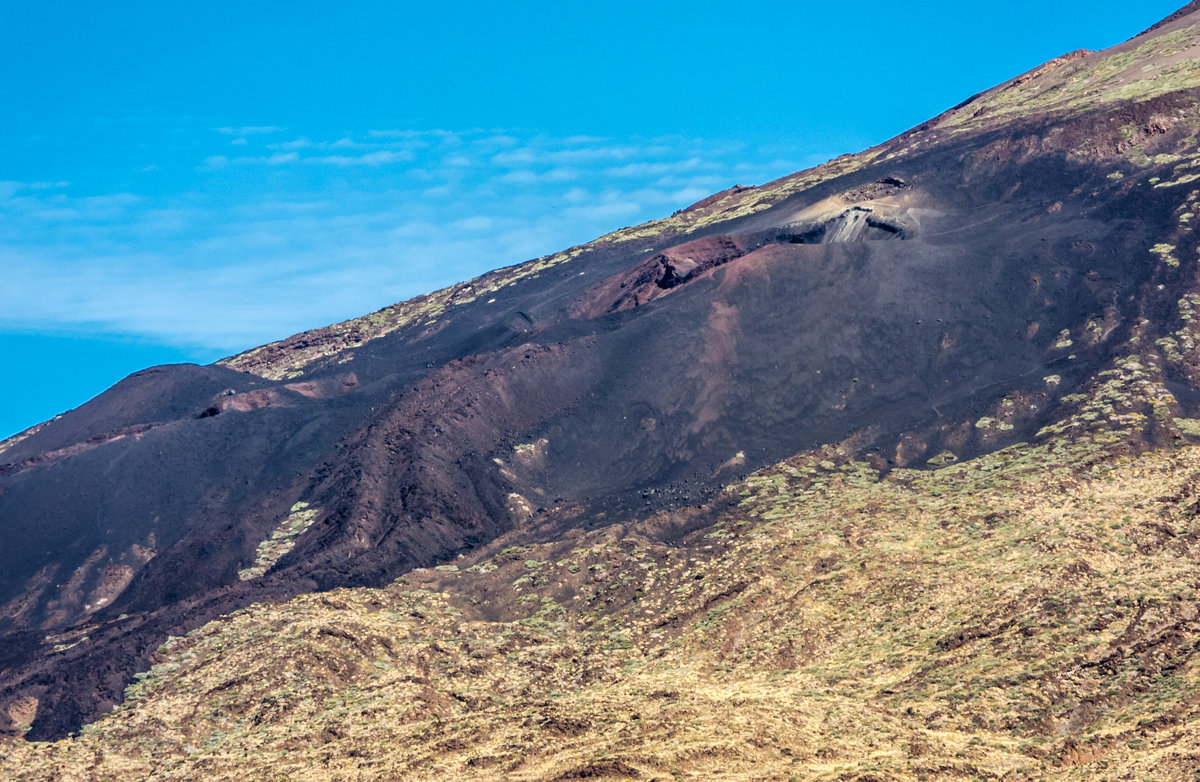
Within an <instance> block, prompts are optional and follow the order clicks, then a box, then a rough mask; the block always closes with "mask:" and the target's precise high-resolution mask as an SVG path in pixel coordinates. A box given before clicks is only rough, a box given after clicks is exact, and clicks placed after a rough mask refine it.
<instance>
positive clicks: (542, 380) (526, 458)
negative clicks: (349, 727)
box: [0, 15, 1200, 738]
mask: <svg viewBox="0 0 1200 782" xmlns="http://www.w3.org/2000/svg"><path fill="white" fill-rule="evenodd" d="M1194 21H1196V20H1195V17H1194V15H1184V16H1182V17H1179V18H1178V19H1173V20H1170V21H1169V23H1166V24H1164V25H1163V26H1162V27H1160V28H1157V29H1156V30H1155V32H1154V35H1158V36H1163V35H1174V36H1176V37H1179V36H1180V35H1183V34H1185V33H1186V34H1190V33H1188V31H1189V30H1191V29H1192V28H1191V27H1188V26H1187V25H1189V24H1192V23H1193V22H1194ZM1181 31H1183V32H1182V33H1181ZM1148 40H1149V42H1150V43H1149V44H1147V42H1146V41H1145V40H1142V39H1135V40H1134V41H1132V42H1130V43H1129V44H1126V45H1125V46H1126V48H1125V49H1121V50H1120V52H1124V51H1127V50H1128V51H1132V50H1134V49H1136V47H1138V46H1147V45H1152V44H1153V43H1154V41H1156V40H1158V38H1154V37H1151V38H1150V39H1148ZM1171 40H1172V43H1171V46H1172V47H1177V46H1178V42H1176V41H1175V40H1174V39H1171ZM1168 48H1169V47H1167V48H1164V49H1163V52H1167V49H1168ZM1138 51H1141V50H1138ZM1163 52H1159V51H1158V50H1157V49H1153V50H1152V51H1150V52H1149V54H1145V55H1144V56H1143V57H1142V60H1139V59H1137V57H1134V59H1133V64H1132V65H1131V66H1130V68H1131V69H1136V72H1137V73H1138V74H1141V73H1146V72H1147V71H1145V70H1144V69H1143V68H1142V65H1143V61H1151V60H1154V58H1156V57H1159V58H1160V59H1161V58H1168V59H1169V58H1172V57H1173V58H1176V59H1175V60H1170V62H1175V61H1176V60H1177V59H1178V51H1177V50H1176V49H1170V53H1163ZM1105 56H1107V55H1105V54H1104V53H1099V54H1087V53H1081V54H1079V55H1078V56H1073V57H1069V58H1063V59H1062V60H1061V61H1056V62H1055V63H1051V64H1049V65H1048V66H1046V67H1044V68H1043V69H1039V70H1037V71H1033V72H1031V73H1030V74H1026V75H1025V76H1023V77H1020V78H1019V79H1016V80H1014V81H1013V82H1010V83H1008V84H1006V85H1004V86H1002V87H1001V88H998V89H997V90H993V91H989V92H988V93H983V94H981V95H980V96H976V98H974V99H972V100H971V101H968V102H967V103H964V104H962V105H961V106H959V107H956V108H955V109H953V110H951V111H950V112H947V113H946V114H944V115H942V116H941V117H939V118H937V119H936V120H933V121H931V122H930V123H926V124H925V125H922V126H921V127H919V128H916V129H914V130H913V131H910V132H909V133H906V134H904V135H902V136H900V137H899V138H897V139H895V140H893V141H891V142H888V143H887V144H885V145H882V146H881V147H877V148H875V149H873V150H868V151H867V152H865V153H862V154H861V155H859V156H855V157H850V158H842V159H839V160H837V161H833V162H832V163H830V164H827V165H826V166H823V167H821V168H819V169H817V170H815V171H812V172H802V173H801V174H797V175H794V176H793V177H789V178H785V179H784V180H780V181H779V182H775V183H770V184H768V185H765V186H763V187H762V188H735V189H732V190H729V191H725V192H724V193H720V194H717V195H716V196H713V197H712V198H710V199H705V201H702V202H700V203H699V204H697V205H695V206H694V207H692V208H690V209H688V210H685V211H683V212H681V213H677V214H676V215H675V216H673V217H672V218H670V219H669V220H666V221H663V222H662V223H660V224H651V225H649V226H644V227H639V228H638V229H631V230H630V231H627V232H623V233H619V234H617V235H614V236H613V237H608V238H606V239H602V240H600V241H598V242H596V243H594V244H592V245H589V246H586V247H584V248H577V251H574V252H572V253H569V254H566V255H564V256H562V257H558V258H556V259H540V260H539V261H535V262H531V264H530V265H527V266H521V267H514V268H513V269H508V270H501V271H499V272H496V273H493V274H491V275H485V276H484V277H483V278H480V279H479V280H475V281H472V282H471V283H466V284H464V285H462V286H457V287H456V288H454V289H450V290H449V291H444V292H439V293H437V294H431V295H430V296H427V297H420V298H419V299H417V300H414V301H413V302H410V303H407V304H404V305H399V306H398V307H396V308H389V309H388V310H385V311H381V312H380V313H375V314H373V315H372V316H368V317H366V318H363V319H359V320H358V321H353V322H351V323H348V324H339V325H337V326H333V327H329V328H327V329H318V330H315V331H313V332H308V333H306V334H304V335H297V336H296V337H293V338H291V339H289V340H286V341H285V342H283V343H279V344H277V345H272V346H265V347H264V348H262V349H260V350H258V351H254V352H252V353H250V354H247V355H245V356H241V357H235V358H233V359H230V360H228V361H227V362H223V363H224V364H225V365H217V366H211V367H194V366H178V367H158V368H155V369H151V370H146V371H145V372H140V373H137V374H136V375H133V376H131V377H130V378H128V379H126V380H125V381H122V382H121V383H119V384H118V385H117V386H114V387H113V389H111V390H110V391H108V392H106V393H105V394H103V395H101V396H100V397H98V398H96V399H95V400H93V401H91V402H89V403H88V404H86V405H84V406H82V407H80V408H79V409H77V410H74V411H72V412H70V413H67V414H66V415H64V416H62V417H60V418H59V419H56V420H54V421H52V422H49V423H48V424H46V425H43V426H42V427H41V428H39V429H37V431H34V432H32V433H31V434H29V436H28V437H26V438H25V439H21V440H19V441H15V442H10V443H8V444H6V446H0V462H2V464H0V527H2V529H3V532H4V537H5V540H6V541H7V545H6V546H5V548H4V550H3V551H2V552H0V650H2V651H0V706H2V705H4V704H5V703H8V702H11V701H13V700H14V699H16V698H18V697H25V696H33V697H35V698H37V699H38V703H39V706H38V709H37V716H36V719H35V722H34V726H33V729H32V731H31V732H30V734H29V736H30V737H31V738H46V737H52V736H57V735H61V734H63V733H64V732H66V731H69V730H72V729H74V728H75V727H77V726H78V725H79V724H80V723H81V722H82V721H84V720H87V719H90V718H91V717H93V716H95V715H96V714H97V713H98V711H100V710H102V709H104V708H106V707H108V706H109V705H111V704H112V703H114V702H116V701H118V700H119V699H120V696H121V692H122V688H123V687H124V686H125V684H126V683H128V681H129V679H130V677H131V675H132V674H133V672H134V671H136V670H137V669H139V668H140V667H144V666H145V665H146V664H147V662H148V660H149V654H150V652H151V650H153V649H154V648H155V647H156V646H157V645H158V644H159V643H160V642H161V641H162V640H163V639H164V638H165V637H166V636H167V635H168V634H180V633H183V632H186V631H187V630H189V629H191V628H193V627H195V626H197V625H198V624H200V623H202V622H204V621H206V620H207V619H210V618H212V617H214V616H217V615H219V614H220V613H222V612H227V611H230V610H233V609H235V608H237V607H240V606H244V605H247V604H248V603H250V602H253V601H261V600H276V599H282V598H286V597H288V596H291V595H294V594H296V593H298V592H302V591H310V590H317V589H329V588H333V587H337V586H343V585H375V584H381V583H385V582H387V581H388V580H390V579H393V578H395V577H397V576H399V575H401V574H402V573H404V572H406V571H407V570H409V569H411V568H413V567H416V566H422V565H430V564H434V563H436V562H439V561H442V560H445V559H447V558H450V557H453V556H454V555H455V554H456V553H458V552H461V551H464V550H467V549H470V548H472V547H475V546H478V545H480V544H482V543H484V542H487V541H489V540H492V539H493V538H495V537H496V536H497V535H498V534H500V533H502V532H505V531H509V530H512V529H514V528H522V527H528V529H529V530H530V531H531V532H530V534H531V535H533V534H548V533H547V531H548V530H554V529H555V526H556V525H561V524H565V523H568V522H565V521H559V520H560V519H567V518H570V519H572V521H571V522H569V523H571V524H585V525H596V524H604V523H611V522H614V521H619V520H621V519H623V518H625V517H627V516H628V514H630V513H633V512H635V511H636V512H642V511H644V510H645V509H646V508H647V507H648V506H649V507H651V508H655V507H666V506H670V505H679V504H689V503H692V504H694V503H698V502H701V501H702V500H703V499H704V498H706V497H710V496H711V495H712V494H713V492H714V491H715V490H716V489H718V488H719V487H720V486H722V485H724V484H726V483H728V482H729V481H731V480H733V479H734V478H736V477H738V476H739V475H741V474H744V473H746V472H748V471H750V470H753V469H755V468H756V467H758V466H761V465H764V464H767V463H772V462H774V461H777V460H779V459H781V458H783V457H786V456H788V455H791V454H793V453H796V452H797V451H799V450H803V449H805V448H809V447H812V446H814V445H818V444H826V443H838V442H841V443H844V444H845V447H846V448H848V449H851V450H854V451H857V452H859V453H870V454H872V458H874V459H875V460H877V461H878V462H879V463H880V464H881V465H884V466H886V465H888V464H892V465H909V466H924V465H925V464H926V463H927V461H928V460H929V459H931V458H933V457H935V455H937V454H940V453H942V452H943V451H945V450H951V451H953V452H954V454H955V455H956V456H957V457H959V458H961V457H965V456H969V455H972V454H975V453H979V452H981V451H985V450H988V449H993V448H997V447H1002V446H1004V445H1006V444H1009V443H1013V442H1017V441H1019V440H1022V439H1028V438H1031V437H1033V436H1035V434H1036V433H1037V431H1038V430H1039V428H1040V427H1041V426H1043V425H1044V424H1046V423H1048V422H1051V421H1053V420H1056V416H1057V415H1058V413H1057V409H1058V405H1059V400H1060V399H1061V397H1062V396H1063V395H1064V394H1069V393H1071V392H1072V391H1075V390H1078V388H1079V386H1080V384H1081V383H1083V382H1084V381H1086V380H1087V379H1088V378H1090V377H1092V375H1093V374H1094V373H1095V372H1096V371H1097V369H1098V368H1100V367H1102V366H1104V365H1105V364H1106V362H1108V361H1109V360H1110V359H1111V358H1112V356H1113V355H1114V350H1115V349H1116V346H1119V345H1123V344H1126V343H1127V342H1128V340H1130V339H1131V338H1133V337H1135V332H1136V338H1137V339H1139V340H1143V341H1144V343H1143V344H1150V343H1153V341H1154V340H1155V339H1156V338H1159V337H1163V336H1166V335H1167V334H1169V333H1170V332H1171V331H1173V330H1174V329H1176V328H1178V327H1179V323H1178V318H1179V317H1180V309H1179V304H1178V302H1179V301H1180V299H1181V298H1182V297H1184V296H1186V295H1188V294H1189V293H1190V292H1191V291H1192V290H1193V288H1194V286H1195V279H1196V263H1195V259H1196V256H1197V252H1196V243H1195V240H1194V239H1193V238H1192V236H1191V231H1190V226H1189V225H1188V221H1187V220H1185V219H1183V218H1182V215H1183V214H1191V212H1189V211H1188V210H1189V209H1191V207H1192V206H1194V204H1195V202H1196V198H1197V194H1196V192H1195V191H1193V190H1192V189H1191V187H1190V186H1188V185H1187V182H1189V181H1190V180H1189V179H1187V178H1186V177H1187V176H1188V174H1187V173H1186V170H1185V169H1180V168H1179V166H1181V165H1184V164H1187V165H1194V163H1188V161H1191V160H1200V156H1198V155H1195V152H1196V150H1195V141H1194V135H1195V133H1196V126H1197V124H1200V123H1198V121H1197V117H1198V116H1200V112H1198V110H1197V102H1198V101H1197V96H1198V94H1200V93H1198V92H1197V90H1196V84H1194V83H1192V82H1186V83H1183V84H1181V85H1174V84H1172V85H1168V86H1166V87H1162V88H1159V87H1157V86H1155V85H1156V84H1158V83H1157V82H1148V83H1147V84H1148V85H1149V86H1147V87H1146V88H1145V89H1142V90H1141V91H1140V92H1139V91H1138V90H1134V89H1131V88H1130V87H1129V85H1130V84H1134V85H1137V84H1140V82H1137V81H1136V78H1142V77H1136V78H1135V76H1133V75H1128V74H1125V72H1124V71H1121V72H1118V73H1117V76H1113V77H1111V79H1115V80H1116V81H1114V82H1113V85H1112V87H1111V94H1112V95H1116V96H1117V97H1113V98H1111V99H1109V98H1108V97H1106V96H1108V95H1109V93H1106V92H1104V91H1103V90H1100V89H1099V88H1097V89H1095V90H1093V91H1092V92H1091V93H1086V94H1083V95H1082V97H1080V98H1079V99H1078V100H1076V99H1075V98H1073V97H1072V95H1073V94H1074V93H1072V92H1071V90H1070V88H1069V87H1070V85H1071V84H1074V83H1075V82H1072V81H1068V80H1069V79H1070V78H1071V77H1072V76H1073V75H1075V76H1077V75H1078V73H1079V71H1078V70H1077V69H1086V68H1092V69H1095V73H1097V74H1099V73H1107V72H1106V71H1103V67H1105V66H1104V63H1105V62H1107V61H1106V60H1104V57H1105ZM1146 58H1149V60H1147V59H1146ZM1166 61H1167V60H1164V62H1166ZM1073 69H1075V70H1073ZM1123 74H1124V75H1123ZM1129 74H1134V70H1129ZM1095 78H1097V79H1099V78H1100V76H1096V77H1095ZM1144 78H1147V79H1148V78H1150V77H1144ZM1193 81H1198V80H1193ZM1064 85H1065V86H1064ZM1047 96H1051V97H1047ZM1055 101H1057V102H1055ZM1106 101H1107V102H1106ZM1014 106H1015V107H1016V108H1014ZM1188 155H1193V156H1194V157H1188ZM1181 161H1183V162H1182V163H1181ZM1189 219H1190V218H1189ZM1166 248H1169V249H1166ZM231 366H232V367H238V368H243V369H249V370H253V372H255V373H257V374H251V373H249V372H241V371H236V370H235V369H233V368H230V367H231ZM1193 374H1194V373H1190V370H1188V369H1187V368H1186V367H1184V368H1180V369H1179V370H1177V371H1176V372H1175V375H1174V376H1172V377H1171V378H1170V380H1171V382H1173V383H1175V384H1177V386H1178V387H1179V388H1180V389H1181V391H1180V393H1179V394H1177V396H1178V397H1179V398H1180V399H1181V400H1186V399H1195V398H1196V395H1195V394H1194V393H1192V392H1190V391H1189V389H1190V388H1191V387H1192V386H1193V385H1194V384H1193V383H1192V381H1191V379H1190V378H1191V377H1192V376H1193ZM1047 378H1053V380H1052V381H1049V382H1048V380H1047ZM984 417H987V420H1000V421H1002V423H1003V424H1004V425H1003V426H1002V427H997V428H989V427H988V426H986V425H979V423H978V422H980V421H981V420H982V419H984ZM565 508H570V509H572V510H573V512H572V513H560V512H558V511H562V510H563V509H565ZM559 531H561V530H559ZM4 714H6V711H5V710H4V709H0V715H4ZM4 719H5V717H3V716H0V720H4ZM7 727H11V726H7Z"/></svg>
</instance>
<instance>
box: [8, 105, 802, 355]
mask: <svg viewBox="0 0 1200 782" xmlns="http://www.w3.org/2000/svg"><path fill="white" fill-rule="evenodd" d="M204 127H205V128H207V125H205V126H204ZM216 130H217V132H218V133H219V134H220V136H221V138H215V137H213V136H211V135H206V137H207V138H208V139H209V143H208V146H207V147H205V146H202V145H201V146H199V147H198V148H199V149H201V150H203V153H202V154H199V155H197V157H196V160H198V161H199V163H198V164H197V165H196V167H195V169H194V170H193V171H192V172H191V174H190V176H191V177H192V180H193V181H189V180H187V178H186V176H184V175H182V174H181V175H180V179H181V186H180V187H179V189H178V190H177V191H175V192H172V193H168V194H157V195H143V194H139V193H97V194H92V195H88V194H86V193H82V192H76V191H77V189H78V186H76V185H71V184H69V183H67V182H57V181H53V182H51V180H50V179H49V178H47V182H46V183H40V184H38V185H37V186H36V187H35V186H34V185H31V184H28V183H23V182H0V251H2V252H3V257H4V264H5V284H4V285H3V286H0V328H23V329H34V330H37V329H40V330H49V329H58V330H63V329H71V328H77V329H89V330H91V331H93V332H95V333H105V332H108V333H114V334H116V333H119V334H126V335H139V336H144V337H149V338H153V339H156V340H159V341H165V342H168V343H171V344H180V345H183V344H187V345H198V346H204V347H208V348H217V349H221V350H227V351H230V352H232V351H235V350H237V349H241V348H245V347H250V346H252V345H255V344H260V343H262V342H264V341H267V340H271V339H277V338H281V337H284V336H287V335H288V334H290V333H293V332H295V331H299V330H302V329H304V328H311V327H314V326H318V325H323V324H325V323H330V322H334V321H336V320H340V319H344V318H347V317H353V316H355V315H359V314H362V313H365V312H370V311H372V310H374V309H377V308H379V307H381V306H384V305H386V304H389V303H392V302H394V301H397V300H400V299H402V298H406V297H408V296H413V295H416V294H418V293H422V292H426V291H428V290H432V289H434V288H436V287H440V286H443V285H446V284H450V283H453V282H456V281H458V280H462V279H466V278H469V277H472V276H474V275H476V274H480V273H482V272H484V271H486V270H488V269H492V268H496V267H499V266H505V265H509V264H513V263H517V262H520V261H523V260H526V259H528V258H533V257H537V256H540V255H545V254H548V253H551V252H554V251H556V250H559V249H562V248H564V247H568V246H571V245H573V244H578V243H581V242H586V241H588V240H590V239H593V238H595V237H597V236H599V235H601V234H603V233H605V232H607V231H611V230H614V229H616V228H620V227H621V226H624V225H628V224H635V223H639V222H642V221H644V220H648V219H653V218H657V217H663V216H666V215H668V214H670V213H671V212H673V211H674V210H676V209H679V208H681V207H683V206H686V205H688V204H690V203H693V202H695V201H697V200H699V199H700V198H703V197H705V196H707V195H709V194H711V193H712V192H715V191H717V190H721V189H723V188H725V187H729V186H731V185H732V184H734V183H735V182H739V181H740V182H741V183H743V184H748V183H751V182H754V181H765V180H766V179H767V178H773V177H777V176H780V175H783V174H786V173H789V172H790V171H791V170H793V169H792V168H789V167H787V166H786V165H783V164H781V161H782V160H783V159H784V158H785V156H786V154H787V150H783V151H779V150H775V151H766V150H754V151H747V150H746V149H745V148H742V147H739V146H738V145H733V144H728V143H722V144H713V143H708V142H705V141H704V140H698V139H684V138H672V139H657V138H654V139H615V140H614V139H606V138H603V137H598V136H575V137H568V138H563V137H554V136H550V135H545V134H541V135H533V134H529V133H522V132H517V131H507V130H496V129H469V130H464V131H456V132H451V131H445V130H438V129H432V130H412V129H393V130H388V129H383V130H368V131H363V132H351V133H343V134H338V135H333V136H328V137H324V138H323V137H321V136H320V135H315V134H309V135H299V134H297V135H295V137H292V138H289V137H287V136H280V135H278V134H279V133H281V132H282V131H283V130H284V129H283V128H282V127H275V126H250V127H232V126H231V127H228V128H217V129H216ZM207 133H208V131H207V130H205V131H203V134H207ZM241 141H244V142H245V143H240V142H241ZM228 144H236V146H235V149H236V151H237V152H238V154H237V155H228V154H221V150H222V149H224V150H226V151H228V150H229V149H230V147H229V146H228ZM751 152H753V154H751ZM185 174H186V172H185ZM159 180H161V177H159V178H156V181H159ZM47 184H53V186H52V187H50V186H44V185H47Z"/></svg>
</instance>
